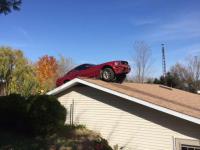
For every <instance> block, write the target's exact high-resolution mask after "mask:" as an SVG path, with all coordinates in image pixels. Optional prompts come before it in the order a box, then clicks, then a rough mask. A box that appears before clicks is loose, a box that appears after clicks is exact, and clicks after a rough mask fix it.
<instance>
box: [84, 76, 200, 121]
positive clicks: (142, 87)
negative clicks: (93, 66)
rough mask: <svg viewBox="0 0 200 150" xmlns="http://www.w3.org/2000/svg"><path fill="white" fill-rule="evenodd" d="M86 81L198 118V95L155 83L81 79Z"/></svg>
mask: <svg viewBox="0 0 200 150" xmlns="http://www.w3.org/2000/svg"><path fill="white" fill-rule="evenodd" d="M81 79H82V80H85V81H87V82H90V83H93V84H96V85H99V86H102V87H105V88H108V89H111V90H114V91H117V92H120V93H122V94H126V95H128V96H131V97H135V98H138V99H141V100H143V101H146V102H149V103H152V104H155V105H158V106H161V107H165V108H168V109H171V110H174V111H176V112H180V113H183V114H186V115H189V116H192V117H195V118H199V119H200V95H197V94H193V93H189V92H185V91H182V90H178V89H174V88H165V87H161V86H160V85H156V84H140V83H123V84H118V83H111V82H109V83H108V82H104V81H101V80H96V79H85V78H84V79H83V78H81Z"/></svg>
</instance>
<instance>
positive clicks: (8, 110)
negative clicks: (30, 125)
mask: <svg viewBox="0 0 200 150" xmlns="http://www.w3.org/2000/svg"><path fill="white" fill-rule="evenodd" d="M26 104H27V103H26V99H25V98H24V97H22V96H20V95H17V94H12V95H10V96H3V97H0V127H1V129H9V130H14V131H24V130H26V127H27V124H26V122H27V109H26Z"/></svg>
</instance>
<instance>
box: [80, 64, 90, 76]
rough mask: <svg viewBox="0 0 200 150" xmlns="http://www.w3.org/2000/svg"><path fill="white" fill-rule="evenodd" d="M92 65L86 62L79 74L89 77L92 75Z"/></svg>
mask: <svg viewBox="0 0 200 150" xmlns="http://www.w3.org/2000/svg"><path fill="white" fill-rule="evenodd" d="M90 67H91V66H90V65H88V64H84V65H83V66H82V68H81V70H80V74H79V76H81V77H89V76H90V73H91V72H90Z"/></svg>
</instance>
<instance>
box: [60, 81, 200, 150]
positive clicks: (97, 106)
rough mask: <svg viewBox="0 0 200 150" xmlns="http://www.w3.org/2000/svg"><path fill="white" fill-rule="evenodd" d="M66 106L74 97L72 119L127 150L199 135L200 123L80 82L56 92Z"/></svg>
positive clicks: (161, 147) (165, 146) (166, 147)
mask: <svg viewBox="0 0 200 150" xmlns="http://www.w3.org/2000/svg"><path fill="white" fill-rule="evenodd" d="M57 97H58V100H59V101H60V102H61V104H62V105H64V106H65V107H66V109H67V112H68V115H67V118H66V123H69V122H70V117H69V116H70V115H69V113H70V105H71V104H72V102H73V101H74V117H73V118H74V122H75V123H76V124H84V125H86V126H87V128H89V129H92V130H94V131H96V132H99V133H100V134H101V135H102V136H103V137H104V138H105V139H107V140H108V141H109V143H110V145H111V146H114V145H116V144H118V146H119V147H123V148H124V149H127V150H152V149H153V150H173V149H174V145H175V144H174V140H175V139H176V138H179V139H180V138H182V139H200V126H199V125H197V124H194V123H191V122H188V121H185V120H182V119H179V118H176V117H174V116H170V115H168V114H165V113H162V112H159V111H156V110H153V109H150V108H147V107H145V106H142V105H139V104H136V103H134V102H130V101H128V100H126V99H122V98H120V97H117V96H114V95H112V94H108V93H105V92H102V91H99V90H96V89H94V88H91V87H88V86H84V85H79V86H75V87H72V88H70V89H67V90H66V91H65V92H62V93H60V94H59V95H57Z"/></svg>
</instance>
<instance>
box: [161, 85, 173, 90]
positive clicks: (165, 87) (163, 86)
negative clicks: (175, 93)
mask: <svg viewBox="0 0 200 150" xmlns="http://www.w3.org/2000/svg"><path fill="white" fill-rule="evenodd" d="M159 87H161V88H164V89H168V90H172V88H170V87H168V86H165V85H159Z"/></svg>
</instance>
